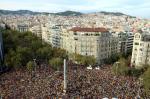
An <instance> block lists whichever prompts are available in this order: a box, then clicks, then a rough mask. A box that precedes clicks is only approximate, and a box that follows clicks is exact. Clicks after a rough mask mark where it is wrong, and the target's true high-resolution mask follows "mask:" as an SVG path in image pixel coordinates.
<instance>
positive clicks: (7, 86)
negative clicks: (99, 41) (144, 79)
mask: <svg viewBox="0 0 150 99" xmlns="http://www.w3.org/2000/svg"><path fill="white" fill-rule="evenodd" d="M143 90H144V89H143V88H142V87H141V86H140V85H139V84H138V81H137V79H136V78H134V77H124V76H115V75H113V73H112V71H111V67H110V66H105V67H104V68H100V69H99V70H96V69H92V70H87V69H86V68H84V67H83V66H76V67H74V66H68V68H67V92H66V94H64V93H63V71H62V70H60V71H54V70H53V69H51V68H50V67H47V66H41V67H38V68H37V69H36V71H35V72H32V73H31V72H28V71H27V70H26V69H24V70H16V71H14V70H13V71H10V72H7V73H5V74H2V75H0V96H1V97H2V99H53V98H54V97H55V98H57V99H58V98H60V99H72V98H74V99H102V98H104V97H107V98H109V99H111V98H112V97H116V98H119V99H133V98H135V97H136V96H137V95H138V94H139V95H140V97H143V98H144V99H150V96H146V94H145V93H144V91H143Z"/></svg>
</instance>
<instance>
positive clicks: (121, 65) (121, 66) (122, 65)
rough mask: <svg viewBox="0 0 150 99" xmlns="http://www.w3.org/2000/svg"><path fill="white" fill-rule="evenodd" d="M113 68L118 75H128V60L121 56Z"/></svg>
mask: <svg viewBox="0 0 150 99" xmlns="http://www.w3.org/2000/svg"><path fill="white" fill-rule="evenodd" d="M112 70H113V73H114V74H116V75H127V74H128V66H127V64H126V60H125V59H124V58H121V59H120V60H119V61H118V62H116V63H114V64H113V67H112Z"/></svg>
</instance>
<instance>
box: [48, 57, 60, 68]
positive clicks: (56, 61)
mask: <svg viewBox="0 0 150 99" xmlns="http://www.w3.org/2000/svg"><path fill="white" fill-rule="evenodd" d="M49 64H50V66H51V67H52V68H53V69H55V70H60V68H61V66H62V65H63V60H62V59H61V58H52V59H51V60H49Z"/></svg>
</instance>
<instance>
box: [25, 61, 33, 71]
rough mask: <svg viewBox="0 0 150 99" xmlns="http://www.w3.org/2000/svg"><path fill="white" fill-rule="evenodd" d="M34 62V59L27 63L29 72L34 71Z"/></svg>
mask: <svg viewBox="0 0 150 99" xmlns="http://www.w3.org/2000/svg"><path fill="white" fill-rule="evenodd" d="M34 67H35V66H34V62H33V61H29V62H28V63H27V65H26V68H27V70H28V71H29V72H32V71H33V69H34Z"/></svg>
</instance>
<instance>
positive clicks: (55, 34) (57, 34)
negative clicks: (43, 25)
mask: <svg viewBox="0 0 150 99" xmlns="http://www.w3.org/2000/svg"><path fill="white" fill-rule="evenodd" d="M50 31H51V42H52V46H53V47H60V46H61V45H60V39H61V32H62V28H61V25H55V26H53V27H52V28H51V29H50Z"/></svg>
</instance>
